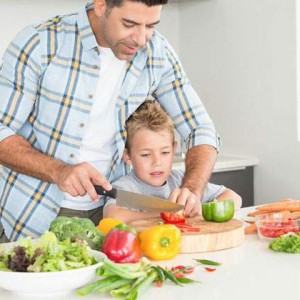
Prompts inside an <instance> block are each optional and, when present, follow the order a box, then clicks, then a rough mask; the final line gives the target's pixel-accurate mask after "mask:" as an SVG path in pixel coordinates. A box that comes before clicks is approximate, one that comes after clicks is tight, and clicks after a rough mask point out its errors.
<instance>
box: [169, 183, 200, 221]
mask: <svg viewBox="0 0 300 300" xmlns="http://www.w3.org/2000/svg"><path fill="white" fill-rule="evenodd" d="M169 200H170V201H171V202H174V203H175V202H177V203H179V204H182V205H184V206H185V207H184V213H185V215H186V216H187V217H195V216H197V215H199V214H201V202H200V200H199V199H198V198H197V196H196V195H195V194H194V193H192V192H191V191H190V190H189V189H187V188H177V189H175V190H173V191H172V193H171V194H170V196H169Z"/></svg>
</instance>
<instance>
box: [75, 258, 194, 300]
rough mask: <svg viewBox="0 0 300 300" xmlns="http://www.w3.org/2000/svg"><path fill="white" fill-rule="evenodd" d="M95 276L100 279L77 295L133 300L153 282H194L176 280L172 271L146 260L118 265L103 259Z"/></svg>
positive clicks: (185, 279) (179, 283)
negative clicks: (100, 294)
mask: <svg viewBox="0 0 300 300" xmlns="http://www.w3.org/2000/svg"><path fill="white" fill-rule="evenodd" d="M96 274H97V275H98V276H101V277H102V279H100V280H98V281H95V282H92V283H90V284H88V285H86V286H84V287H82V288H81V289H79V290H77V294H78V295H80V296H85V295H89V294H91V293H94V292H97V293H110V295H111V296H113V297H119V298H123V299H125V300H135V299H137V298H138V296H139V295H140V293H141V292H142V291H143V290H145V289H146V288H147V287H148V286H150V285H151V284H153V283H155V282H160V283H162V282H164V281H165V280H167V279H169V280H170V281H171V282H173V283H174V284H176V285H179V286H181V285H182V284H185V283H194V282H196V281H195V280H192V279H189V278H176V277H175V276H174V275H173V271H171V270H166V269H164V268H162V267H160V266H153V265H152V264H150V262H149V261H148V260H146V259H142V260H141V261H140V262H139V263H134V264H118V263H114V262H112V261H111V260H109V259H104V260H103V265H102V266H101V267H100V268H98V269H97V271H96Z"/></svg>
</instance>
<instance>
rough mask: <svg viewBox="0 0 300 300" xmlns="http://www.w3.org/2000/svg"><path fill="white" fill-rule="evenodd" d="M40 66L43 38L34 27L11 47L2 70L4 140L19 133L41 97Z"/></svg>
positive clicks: (0, 109) (0, 132) (1, 131)
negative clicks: (39, 93) (37, 99)
mask: <svg viewBox="0 0 300 300" xmlns="http://www.w3.org/2000/svg"><path fill="white" fill-rule="evenodd" d="M40 72H41V67H40V53H39V36H38V34H37V32H36V30H35V29H34V28H33V27H32V26H28V27H26V28H25V29H24V30H22V31H21V32H20V33H19V34H18V35H17V36H16V37H15V39H14V40H13V41H12V42H11V44H10V45H9V47H8V48H7V50H6V52H5V54H4V57H3V61H2V66H1V69H0V95H1V98H3V99H9V100H8V101H0V141H1V140H3V139H4V138H6V137H8V136H10V135H12V134H15V133H16V132H17V131H18V130H19V129H20V128H21V127H22V125H23V124H24V122H25V121H26V120H27V119H28V116H29V114H30V112H31V111H32V107H33V105H34V101H35V98H36V94H37V88H38V82H39V76H40Z"/></svg>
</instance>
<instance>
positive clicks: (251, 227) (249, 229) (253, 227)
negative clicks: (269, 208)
mask: <svg viewBox="0 0 300 300" xmlns="http://www.w3.org/2000/svg"><path fill="white" fill-rule="evenodd" d="M256 231H257V227H256V224H255V223H253V224H250V225H249V226H248V227H246V228H245V234H249V233H255V232H256Z"/></svg>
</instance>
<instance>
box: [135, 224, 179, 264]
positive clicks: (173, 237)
mask: <svg viewBox="0 0 300 300" xmlns="http://www.w3.org/2000/svg"><path fill="white" fill-rule="evenodd" d="M139 237H140V241H141V249H142V252H143V254H144V255H145V256H147V257H149V258H151V259H153V260H167V259H172V258H174V257H175V256H176V255H177V254H178V253H179V252H180V245H181V232H180V230H179V229H178V228H177V227H176V226H174V225H172V224H160V225H156V226H152V227H150V228H148V229H146V230H144V231H142V232H141V233H140V235H139Z"/></svg>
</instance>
